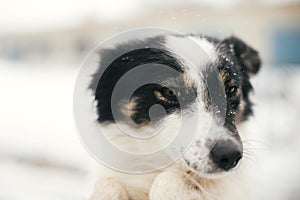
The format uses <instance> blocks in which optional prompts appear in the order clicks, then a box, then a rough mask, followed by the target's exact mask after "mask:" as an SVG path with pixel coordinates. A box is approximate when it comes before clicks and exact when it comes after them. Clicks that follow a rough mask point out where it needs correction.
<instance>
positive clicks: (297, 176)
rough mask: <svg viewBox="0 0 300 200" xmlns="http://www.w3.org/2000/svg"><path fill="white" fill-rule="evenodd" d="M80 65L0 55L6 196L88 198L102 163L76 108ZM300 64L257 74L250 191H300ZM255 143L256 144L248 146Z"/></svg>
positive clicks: (0, 157) (281, 194)
mask: <svg viewBox="0 0 300 200" xmlns="http://www.w3.org/2000/svg"><path fill="white" fill-rule="evenodd" d="M78 70H79V69H78V68H76V67H74V66H68V65H66V66H63V65H61V64H60V65H54V64H53V65H45V64H40V65H36V66H35V65H32V64H30V66H29V64H18V63H8V62H4V61H1V62H0V91H1V98H0V99H1V100H0V102H1V103H0V111H1V112H0V122H1V124H0V138H1V139H0V199H4V200H10V199H12V200H16V199H17V200H20V199H31V200H35V199H36V200H40V199H44V200H48V199H49V200H50V199H64V200H65V199H88V196H89V194H90V192H91V188H92V183H93V181H92V179H94V178H95V177H92V176H93V173H94V172H93V170H94V169H95V168H97V166H98V165H99V164H98V163H96V161H94V160H93V159H92V158H91V156H90V155H88V153H87V152H86V151H85V149H84V148H83V146H82V145H81V143H80V140H79V138H78V136H77V133H76V130H75V125H74V122H73V116H72V95H73V94H72V93H73V87H74V81H75V78H76V75H77V73H78ZM299 77H300V68H298V69H297V68H285V69H279V68H275V67H267V66H265V67H264V68H263V70H262V71H261V73H260V74H259V75H258V76H257V77H255V78H254V81H253V85H254V88H255V89H256V90H255V95H254V96H253V97H254V98H253V99H254V102H255V104H256V106H255V113H256V114H255V117H253V118H252V119H251V120H250V121H249V123H247V124H245V126H244V128H243V134H245V135H246V134H248V137H247V143H250V144H251V148H252V149H249V151H251V152H253V153H254V154H255V156H254V157H253V163H252V166H253V168H252V169H253V170H252V173H251V174H250V175H251V177H252V178H251V181H252V182H251V184H249V185H250V186H251V190H252V192H251V197H252V198H251V199H255V200H264V199H273V200H282V199H291V200H292V199H299V198H300V195H299V194H298V193H299V192H298V191H299V189H300V171H299V168H300V161H299V153H300V134H299V123H298V119H299V117H300V109H299V108H300V103H299V99H300V93H299V91H300V90H299V89H300V79H299ZM249 148H250V147H249Z"/></svg>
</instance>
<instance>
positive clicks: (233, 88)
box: [227, 86, 238, 94]
mask: <svg viewBox="0 0 300 200" xmlns="http://www.w3.org/2000/svg"><path fill="white" fill-rule="evenodd" d="M237 90H238V87H237V86H230V87H229V88H228V89H227V92H228V93H229V94H235V93H236V91H237Z"/></svg>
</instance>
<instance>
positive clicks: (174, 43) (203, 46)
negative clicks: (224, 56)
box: [165, 36, 217, 68]
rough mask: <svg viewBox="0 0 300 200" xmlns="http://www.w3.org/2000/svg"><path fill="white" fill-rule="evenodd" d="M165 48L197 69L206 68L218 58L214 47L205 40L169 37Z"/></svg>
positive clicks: (190, 37)
mask: <svg viewBox="0 0 300 200" xmlns="http://www.w3.org/2000/svg"><path fill="white" fill-rule="evenodd" d="M165 46H166V48H167V49H168V50H169V51H170V52H172V53H174V54H176V55H178V56H180V57H183V58H184V59H187V61H189V62H190V63H192V64H193V65H195V67H197V68H199V67H200V68H201V67H205V66H206V65H207V64H208V63H209V62H213V61H214V60H215V59H216V58H217V51H216V49H215V47H214V45H213V44H212V43H211V42H209V41H208V40H207V39H205V38H199V37H194V36H188V37H177V36H167V37H166V43H165ZM185 63H186V62H185ZM187 65H190V64H187Z"/></svg>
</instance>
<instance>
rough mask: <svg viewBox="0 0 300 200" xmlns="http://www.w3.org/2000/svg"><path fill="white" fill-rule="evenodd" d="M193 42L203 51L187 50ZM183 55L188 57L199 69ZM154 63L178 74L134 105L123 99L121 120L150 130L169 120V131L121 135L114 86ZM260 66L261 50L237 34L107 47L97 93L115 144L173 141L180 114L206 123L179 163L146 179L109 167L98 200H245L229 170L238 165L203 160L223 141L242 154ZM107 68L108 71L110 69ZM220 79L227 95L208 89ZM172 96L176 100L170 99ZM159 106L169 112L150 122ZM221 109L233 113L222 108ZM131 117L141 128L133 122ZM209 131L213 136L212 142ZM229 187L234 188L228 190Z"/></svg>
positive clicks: (150, 146) (153, 145) (130, 146)
mask: <svg viewBox="0 0 300 200" xmlns="http://www.w3.org/2000/svg"><path fill="white" fill-rule="evenodd" d="M190 41H193V42H194V43H195V44H196V45H198V46H199V47H200V49H202V50H203V51H202V52H198V51H197V52H195V51H194V50H191V49H190V45H188V44H189V43H190ZM149 46H150V47H149ZM132 49H134V50H132ZM122 52H126V53H122ZM178 55H180V56H182V55H183V57H188V58H189V60H191V62H192V63H193V64H194V65H195V66H196V70H195V69H194V68H193V67H191V64H190V63H188V62H187V61H185V60H184V59H182V58H181V57H180V56H178ZM149 63H154V64H162V65H166V66H169V67H170V68H172V69H173V70H175V71H177V72H178V74H177V75H169V76H168V77H167V78H165V79H164V80H162V82H161V83H160V84H154V83H153V84H146V85H143V86H141V87H140V88H138V89H137V90H136V91H134V93H133V95H132V97H131V98H130V101H129V102H126V101H123V100H122V99H119V102H118V105H120V110H121V109H123V110H124V109H125V112H124V111H120V113H123V115H124V116H121V117H120V119H119V121H118V123H119V122H121V123H124V124H125V126H127V127H128V129H130V130H133V131H136V132H143V131H145V132H146V131H148V129H149V127H150V128H151V127H153V126H155V127H156V126H158V125H160V124H162V123H164V125H165V128H164V130H163V131H162V134H160V135H158V136H157V137H153V138H151V139H149V140H146V141H145V140H137V139H134V138H128V136H123V133H122V132H121V131H119V129H118V127H117V125H116V123H117V122H116V120H115V119H114V116H113V112H112V108H111V106H112V102H111V98H112V93H113V90H114V87H115V86H116V84H117V82H118V81H119V79H120V78H121V77H122V76H124V74H126V73H127V72H129V71H130V70H132V69H134V68H135V67H137V66H139V65H143V64H149ZM260 65H261V62H260V58H259V55H258V53H257V51H255V50H254V49H253V48H251V47H250V46H248V45H247V44H245V43H244V42H243V41H241V40H240V39H238V38H236V37H229V38H225V39H223V40H218V39H215V38H210V37H205V36H201V35H163V36H156V37H152V38H148V39H146V40H143V41H140V40H137V41H129V42H128V43H125V44H119V45H117V46H116V47H115V48H110V49H105V50H101V62H100V67H99V69H98V71H97V72H96V73H95V75H94V78H93V81H92V84H91V86H90V88H91V89H92V91H93V93H94V94H95V100H96V102H97V104H96V110H97V114H98V123H100V124H101V126H102V127H103V129H105V130H106V135H107V137H109V138H110V139H111V140H113V141H114V142H115V143H116V145H118V146H119V147H121V148H122V149H124V150H126V151H129V152H134V151H144V152H142V153H147V152H152V151H155V150H156V149H158V148H159V147H161V146H162V145H163V144H166V143H168V142H171V141H172V140H173V139H174V135H173V134H174V133H175V132H176V130H178V129H179V127H180V120H181V118H180V116H182V115H184V116H186V117H187V119H189V117H190V116H193V115H194V114H195V113H194V112H195V110H197V113H196V114H198V116H199V121H198V122H197V123H198V129H197V133H196V134H195V137H194V140H193V143H192V144H191V145H190V146H189V148H188V150H187V151H185V152H183V155H182V156H181V157H180V158H179V159H178V160H177V161H176V162H175V163H173V164H172V166H169V167H167V168H165V169H162V170H157V171H154V172H152V173H148V174H143V175H133V174H126V173H119V172H115V171H113V170H109V169H106V170H103V173H102V175H101V178H100V179H99V181H98V182H97V184H96V186H95V190H94V193H93V196H92V199H93V200H106V199H107V200H113V199H118V200H129V199H131V200H135V199H136V200H142V199H152V200H160V199H162V200H167V199H179V200H184V199H209V200H210V199H217V200H220V199H233V197H232V196H231V197H229V196H228V194H231V195H233V196H234V197H236V198H239V199H243V197H238V194H237V192H236V191H242V190H241V189H236V188H238V187H239V186H240V185H239V180H240V176H239V175H240V172H235V173H230V172H228V171H237V169H238V167H235V165H234V166H233V167H230V168H228V169H222V168H220V167H218V166H217V165H216V164H215V163H214V161H213V159H212V157H211V156H209V155H208V156H205V157H204V158H201V153H203V152H208V154H210V151H211V150H212V149H213V148H214V145H216V144H217V143H218V144H219V143H223V142H224V143H228V142H230V144H231V145H233V146H235V147H236V148H237V149H238V150H239V151H241V152H243V144H242V140H241V136H240V134H239V132H238V130H237V126H238V125H239V124H240V123H241V122H243V121H245V120H247V118H248V117H249V116H250V115H251V114H252V109H251V107H252V103H251V101H250V99H249V93H250V92H251V91H252V89H253V88H252V86H251V84H250V81H249V78H250V76H252V75H254V74H256V73H257V72H258V71H259V68H260ZM102 66H108V68H107V69H106V70H104V69H103V67H102ZM214 72H217V75H216V74H214ZM151 73H152V72H151V70H150V71H149V73H147V74H145V77H146V76H147V77H151V76H154V74H151ZM215 76H217V78H218V80H219V81H220V83H221V87H220V88H222V87H223V88H224V90H220V89H219V87H213V90H216V91H213V92H212V91H208V88H207V87H205V85H210V84H212V85H215V84H216V82H215V81H214V79H215ZM99 77H101V78H100V79H99ZM145 77H135V79H143V78H145ZM166 88H171V90H166ZM174 88H175V89H174ZM178 88H180V89H178ZM176 89H178V90H180V91H181V94H179V93H176V92H175V97H174V98H173V96H172V95H173V90H174V91H176ZM170 91H171V97H170V96H168V94H169V92H170ZM214 92H215V94H213V93H214ZM218 94H222V95H223V96H224V100H225V101H220V102H219V101H218V100H216V99H217V97H216V98H214V95H218ZM179 95H182V96H184V97H186V98H184V101H182V102H180V104H179V102H178V99H177V98H179ZM224 102H225V105H223V104H224ZM156 104H160V105H161V106H162V107H163V108H164V109H165V111H166V113H165V114H164V115H162V114H157V115H155V116H154V117H151V116H150V114H149V109H150V108H151V107H152V106H153V105H156ZM222 106H223V107H225V108H226V109H225V110H222V109H221V107H222ZM224 112H225V113H224ZM222 114H224V118H225V119H223V120H222V119H220V118H222ZM127 115H129V117H130V119H132V121H133V122H134V125H133V124H131V123H129V122H128V121H127V120H128V116H127ZM209 120H211V121H209ZM203 132H207V135H205V137H203V134H202V133H203ZM141 147H143V148H141ZM146 164H147V163H146ZM225 174H230V175H228V176H225ZM230 189H234V190H235V191H234V192H228V191H230Z"/></svg>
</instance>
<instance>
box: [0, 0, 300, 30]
mask: <svg viewBox="0 0 300 200" xmlns="http://www.w3.org/2000/svg"><path fill="white" fill-rule="evenodd" d="M187 1H190V2H198V3H201V4H204V5H210V6H215V7H230V6H232V5H234V4H236V3H240V2H241V1H243V0H227V1H224V0H185V2H187ZM257 1H260V2H264V3H268V4H274V3H286V2H291V1H294V2H295V1H299V0H257ZM178 2H180V0H151V1H142V0H85V1H82V0H0V34H1V33H8V32H16V31H30V30H31V31H32V30H36V29H49V28H52V27H57V26H68V25H73V24H76V23H80V22H81V21H82V20H84V18H89V17H95V18H97V19H99V20H100V19H101V20H103V21H107V22H110V21H116V20H117V21H118V20H128V18H130V17H131V16H135V15H137V14H139V13H142V12H145V11H146V10H147V9H149V7H150V6H153V5H160V4H163V5H162V6H168V5H171V4H174V3H178ZM167 4H168V5H167Z"/></svg>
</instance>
